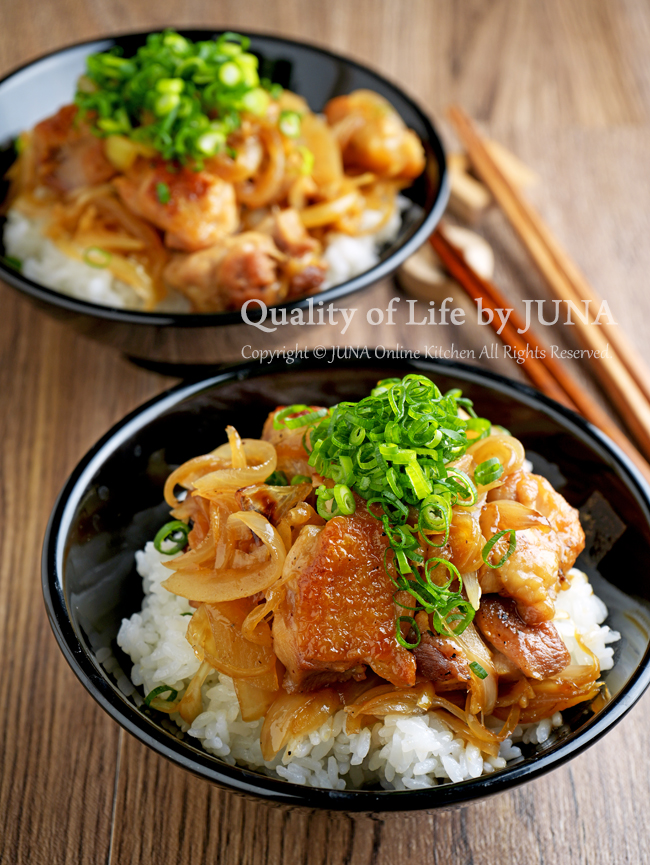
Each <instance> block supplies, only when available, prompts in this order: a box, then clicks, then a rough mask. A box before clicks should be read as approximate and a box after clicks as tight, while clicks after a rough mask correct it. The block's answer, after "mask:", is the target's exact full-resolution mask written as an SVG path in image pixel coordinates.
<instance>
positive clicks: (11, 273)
mask: <svg viewBox="0 0 650 865" xmlns="http://www.w3.org/2000/svg"><path fill="white" fill-rule="evenodd" d="M190 31H193V32H204V33H205V34H206V36H207V35H208V34H210V35H214V34H215V33H220V32H225V31H221V30H219V28H216V27H215V28H201V27H199V28H191V27H182V28H178V32H179V33H181V34H182V33H188V32H190ZM154 32H158V31H153V30H135V31H132V32H125V33H112V34H110V35H109V36H106V37H101V36H97V37H95V38H94V39H84V40H83V41H81V42H75V43H73V44H72V45H68V46H66V47H65V48H59V49H57V50H56V51H52V52H50V53H48V54H43V55H42V56H40V57H37V58H35V59H34V60H31V61H30V62H29V63H25V64H23V65H22V66H19V67H18V68H17V69H14V70H12V71H11V72H9V73H8V74H7V75H5V76H4V78H2V79H0V87H2V85H3V84H4V83H5V81H8V80H9V79H10V78H12V77H13V76H14V75H17V74H18V73H20V72H22V71H23V70H25V69H28V68H29V67H30V66H33V65H34V64H35V63H39V62H41V61H42V60H46V59H48V58H50V57H56V56H57V55H59V54H65V53H66V52H68V51H71V50H73V49H75V48H81V47H82V46H84V45H92V44H93V43H94V42H102V41H107V40H111V39H114V40H117V39H126V38H129V37H136V38H137V37H146V36H147V35H149V34H150V33H154ZM241 32H242V35H244V36H248V37H250V38H251V39H266V40H269V41H271V42H275V43H277V44H278V45H282V44H286V45H293V46H297V47H300V48H306V49H308V50H310V51H313V52H315V53H316V54H320V55H322V56H325V57H329V58H331V59H333V60H338V61H339V62H342V63H346V64H348V65H349V66H351V67H353V68H355V69H359V70H362V71H363V72H366V73H368V74H370V75H372V76H373V77H375V78H376V79H378V80H379V81H380V82H381V83H382V84H384V85H385V86H387V87H389V88H391V89H392V90H395V91H397V92H398V93H399V95H400V97H401V98H402V99H403V100H404V101H405V102H406V103H408V105H409V106H410V107H411V108H412V109H413V111H414V112H415V113H416V114H417V115H418V116H419V118H420V120H421V121H422V123H423V125H424V127H425V129H426V131H427V142H426V143H428V145H429V146H430V147H431V149H432V151H433V155H434V157H435V160H436V162H437V165H438V191H437V193H436V195H435V198H434V199H433V201H432V202H431V205H430V209H429V212H428V213H427V214H426V216H425V218H424V220H423V222H422V225H420V227H419V228H418V229H417V230H416V231H415V232H414V233H413V235H412V236H411V237H409V238H408V239H407V240H406V241H405V242H404V243H402V244H401V246H399V247H398V248H397V249H396V250H395V251H394V252H393V253H392V254H391V255H390V256H388V258H386V259H385V260H384V261H380V262H379V263H378V264H376V265H375V266H374V267H371V268H370V270H365V271H364V272H363V273H361V274H359V275H358V276H355V277H353V278H352V279H348V280H346V281H345V282H342V283H340V284H339V285H334V286H332V287H331V288H327V289H325V291H321V292H319V293H318V294H317V295H313V296H311V297H303V298H301V299H300V300H295V301H291V302H288V303H281V304H277V306H275V307H274V308H276V309H286V310H292V309H304V308H305V307H307V305H308V303H309V301H310V300H312V301H314V300H318V301H323V302H325V303H328V302H330V301H333V300H337V299H338V298H340V297H344V296H347V295H349V294H353V293H354V292H356V291H360V290H361V289H363V288H367V287H368V286H369V285H372V284H373V283H375V282H378V281H379V280H380V279H383V278H384V277H386V276H389V275H390V274H391V273H392V272H393V271H394V270H396V269H397V268H398V267H399V265H400V264H402V262H404V261H405V260H406V259H407V258H408V257H409V256H410V255H412V254H413V253H414V252H415V251H416V250H417V249H419V248H420V246H422V244H423V243H424V242H425V240H426V239H427V237H428V236H429V235H430V234H431V232H432V231H433V229H434V228H435V226H436V225H437V223H438V222H439V220H440V217H441V216H442V214H443V213H444V210H445V207H446V206H447V200H448V198H449V177H448V174H447V167H446V161H445V153H444V149H443V146H442V143H441V141H440V138H439V136H438V134H437V132H436V130H435V129H434V127H433V124H432V123H431V121H430V120H429V117H428V116H427V114H426V113H425V112H424V111H423V110H422V109H421V108H420V106H419V105H418V104H417V102H415V100H414V99H412V98H411V97H410V96H408V95H407V94H406V93H405V92H404V91H403V90H402V88H401V87H399V85H397V84H395V83H393V82H392V81H390V80H389V79H388V78H386V77H385V76H384V75H381V74H380V73H379V72H377V71H375V70H374V69H371V68H370V67H369V66H366V65H364V64H362V63H357V61H355V60H350V59H349V58H347V57H344V56H343V55H341V54H337V53H335V52H334V51H329V50H328V49H327V48H322V47H321V46H319V45H314V44H312V43H310V42H299V41H298V40H296V39H285V38H284V37H282V36H276V35H273V34H269V33H253V32H251V31H248V30H247V31H241ZM1 143H3V142H0V144H1ZM0 278H2V279H3V280H4V281H5V282H6V283H8V284H9V285H11V286H12V287H13V288H16V289H18V290H19V291H22V292H24V293H25V294H27V295H29V296H30V297H33V298H35V299H36V300H39V301H42V302H45V303H50V304H52V305H53V306H56V307H60V308H62V309H65V310H67V311H69V312H75V313H83V314H85V315H94V316H96V317H97V318H100V319H107V320H109V321H118V322H122V323H128V324H141V325H148V326H152V325H153V326H156V327H214V326H221V325H229V324H241V323H242V318H241V315H240V313H239V312H217V313H166V312H142V311H139V310H126V309H118V308H116V307H111V306H102V305H101V304H98V303H91V302H90V301H86V300H81V299H78V298H74V297H69V296H68V295H65V294H62V293H61V292H58V291H56V290H55V289H52V288H47V287H46V286H44V285H41V284H40V283H38V282H35V281H34V280H32V279H29V278H28V277H25V276H22V275H21V274H20V272H19V271H16V270H14V269H13V268H11V267H9V266H8V265H6V264H5V263H4V262H3V261H2V259H0ZM259 316H260V311H259V310H253V309H251V310H250V312H249V313H248V317H249V318H250V319H252V320H256V319H257V318H258V317H259Z"/></svg>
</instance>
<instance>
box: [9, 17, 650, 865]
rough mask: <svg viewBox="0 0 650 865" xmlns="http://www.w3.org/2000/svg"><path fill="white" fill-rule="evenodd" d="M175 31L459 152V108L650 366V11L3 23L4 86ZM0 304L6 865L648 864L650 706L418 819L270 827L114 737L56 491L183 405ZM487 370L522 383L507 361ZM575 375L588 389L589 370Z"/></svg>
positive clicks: (508, 280) (156, 385) (510, 287)
mask: <svg viewBox="0 0 650 865" xmlns="http://www.w3.org/2000/svg"><path fill="white" fill-rule="evenodd" d="M169 24H176V25H177V26H180V25H183V24H187V25H190V24H195V25H212V26H215V27H227V28H229V29H233V30H237V29H238V28H241V29H245V28H249V29H252V30H257V31H266V30H268V31H270V32H276V33H282V34H286V35H289V36H292V37H294V38H304V39H306V40H309V41H313V42H316V43H320V44H322V45H325V46H327V47H330V48H332V49H334V50H336V51H339V52H343V53H345V54H348V55H350V56H352V57H354V58H355V59H357V60H360V61H361V62H367V63H369V64H371V65H373V66H375V67H377V68H379V69H380V70H382V71H383V72H384V73H385V74H386V75H388V76H390V77H392V78H393V79H394V80H396V81H397V82H399V83H400V84H401V85H402V86H403V87H405V88H406V90H407V91H408V92H410V93H411V94H412V95H414V96H415V97H416V98H417V99H418V100H419V101H420V103H421V104H422V105H423V106H424V107H425V108H426V109H427V110H429V111H430V112H431V114H432V115H433V117H434V118H435V119H436V120H437V121H438V122H439V123H440V124H441V126H442V128H443V131H444V132H445V133H446V134H447V133H448V132H449V129H448V127H446V126H445V124H444V119H443V112H444V108H445V106H446V104H448V103H449V102H451V101H458V102H460V103H461V104H462V105H463V106H464V107H465V109H466V110H467V111H468V112H469V113H470V114H471V115H473V116H474V117H475V118H477V119H478V120H479V121H481V123H482V125H483V128H484V129H485V130H486V131H488V132H489V133H490V134H491V135H492V136H493V137H495V138H497V139H498V140H500V141H501V142H503V143H504V144H506V145H507V146H509V147H511V148H512V149H513V150H514V151H515V152H516V153H517V154H518V155H519V156H520V157H522V158H523V159H524V160H525V161H526V162H527V163H528V164H530V165H531V166H532V167H533V168H534V169H535V170H536V171H537V172H538V173H539V174H540V176H541V178H542V183H541V184H540V185H539V187H538V188H537V189H535V190H534V191H533V192H532V193H531V194H532V197H533V199H534V201H535V202H536V204H537V205H538V206H539V208H540V210H541V212H542V213H543V215H544V217H545V218H546V219H547V220H548V222H549V223H550V225H551V226H552V228H553V229H554V230H555V231H556V232H557V234H558V236H559V237H560V238H561V239H562V241H563V243H564V245H565V246H566V247H567V248H568V249H569V250H571V252H572V253H573V255H574V256H575V258H576V259H577V261H578V262H579V264H580V265H581V267H582V268H583V269H584V270H585V271H586V273H587V275H588V276H589V278H590V280H591V281H592V283H593V285H594V286H595V287H596V289H597V290H598V291H599V292H600V293H601V294H602V295H603V296H605V297H606V298H607V299H608V301H609V302H610V305H611V308H612V310H613V312H614V315H615V317H616V319H617V320H618V321H619V323H620V325H621V327H622V329H623V330H624V331H625V333H626V334H627V335H628V336H629V338H630V339H631V340H632V341H633V342H634V343H636V345H637V348H639V349H640V350H641V352H642V353H644V354H645V355H646V357H647V356H648V345H650V323H649V322H650V296H649V295H648V293H647V274H648V272H650V242H649V241H648V238H649V237H650V173H649V172H648V155H649V153H650V61H649V60H648V44H649V39H650V7H649V6H648V4H647V3H645V2H643V0H628V2H623V0H621V2H619V0H571V2H566V0H554V2H546V0H517V2H507V0H494V2H486V0H483V2H481V0H474V2H470V0H460V2H454V0H440V2H439V0H402V2H400V0H355V2H353V3H352V2H350V0H329V2H327V3H320V2H306V0H247V2H246V3H243V2H235V0H196V2H186V3H184V4H178V3H177V2H171V0H157V2H156V3H151V2H145V0H130V2H111V0H85V2H84V0H57V2H54V0H40V2H37V0H4V2H3V5H2V27H1V28H0V75H3V74H5V73H6V72H7V71H9V70H11V69H12V68H14V67H15V66H18V65H20V64H23V63H25V62H26V61H28V60H30V59H31V58H34V57H37V56H38V55H40V54H42V53H44V52H47V51H51V50H53V49H56V48H59V47H62V46H65V45H67V44H69V43H71V42H74V41H76V40H80V39H87V38H91V37H97V36H100V35H102V34H106V33H110V32H119V31H124V30H129V29H132V30H133V29H139V28H152V29H156V28H162V27H163V26H165V25H169ZM481 231H483V233H484V234H485V236H486V237H487V238H488V239H489V240H490V242H491V243H492V244H493V246H494V249H495V252H496V254H497V258H498V265H497V281H498V283H499V284H500V285H501V286H502V287H503V289H504V291H505V292H506V293H507V294H508V296H509V297H511V298H513V299H516V298H518V297H519V298H521V297H535V298H544V297H546V296H547V295H546V293H545V289H544V287H543V285H542V284H541V282H540V281H539V279H538V278H537V276H536V275H535V274H534V273H533V272H532V271H531V268H530V266H529V264H528V261H527V259H526V256H525V254H524V252H523V251H522V250H521V248H520V246H519V244H518V242H517V241H516V239H515V237H514V235H513V233H512V232H511V230H510V229H509V227H508V226H507V224H506V223H505V221H504V218H503V217H502V216H501V215H500V214H499V213H498V212H496V211H495V212H492V213H490V215H489V216H488V217H487V219H486V220H485V222H484V223H483V224H482V225H481ZM396 292H397V290H396V288H395V286H394V284H393V283H391V282H385V283H384V284H381V285H378V286H376V287H374V288H373V289H371V290H369V291H368V292H366V293H365V294H363V295H361V296H357V298H355V304H354V305H355V306H357V307H358V308H359V309H360V310H363V309H368V308H371V307H376V306H380V307H381V306H384V307H385V304H386V303H387V300H388V299H389V298H390V297H391V296H393V295H395V294H396ZM0 304H1V306H0V309H1V310H2V313H1V315H0V399H1V401H2V402H1V407H0V442H1V449H0V460H1V461H2V475H1V479H2V485H1V494H0V526H2V542H1V544H0V561H1V572H0V615H1V617H2V626H1V628H0V653H1V654H0V657H2V659H3V667H4V675H2V676H1V677H0V706H2V721H1V722H0V743H1V745H0V755H1V756H0V761H1V762H0V861H1V862H3V863H7V865H18V863H30V865H59V863H76V865H82V863H83V865H86V863H88V865H90V863H92V865H96V863H106V862H108V863H111V865H117V863H120V865H123V863H136V862H137V863H155V865H168V863H189V862H192V863H204V862H206V863H207V862H223V863H267V862H268V863H280V862H282V863H285V865H294V863H298V862H301V863H310V865H311V863H313V865H316V863H332V865H335V863H343V862H353V863H355V865H364V863H382V865H384V863H385V865H394V863H396V862H404V861H406V860H407V858H408V859H409V860H413V861H434V862H436V863H468V865H469V863H487V862H495V863H498V862H513V863H517V865H528V863H536V862H544V863H547V865H550V863H565V862H567V861H571V862H572V863H574V865H578V863H590V865H595V863H625V862H629V863H642V862H649V861H650V840H649V832H648V818H647V806H648V793H649V791H650V759H649V758H648V754H649V753H650V725H649V724H648V722H647V717H648V714H650V694H648V695H646V697H645V698H644V699H643V700H642V701H641V702H640V704H639V705H638V706H637V707H636V708H635V709H634V710H633V712H632V713H631V714H630V715H629V716H628V717H627V718H625V719H624V720H623V721H622V722H621V723H620V724H619V725H618V727H616V728H615V729H614V730H613V731H612V732H611V733H610V734H609V735H608V736H607V737H606V738H605V740H603V741H601V742H599V743H598V744H597V745H595V746H594V747H592V748H591V749H590V750H589V751H587V752H586V753H585V754H583V755H582V756H580V757H578V758H577V759H575V760H573V761H572V762H571V763H570V764H568V765H566V766H564V767H562V768H560V769H558V770H557V771H555V772H553V773H552V774H550V775H547V776H546V777H543V778H541V779H539V780H537V781H535V782H533V783H531V784H528V785H527V786H524V787H521V788H519V789H517V790H514V791H513V792H511V793H508V794H504V795H502V796H500V797H498V798H495V799H492V800H489V801H487V802H484V803H481V804H477V805H473V806H471V807H468V808H465V809H462V810H459V811H456V812H453V813H443V814H436V815H433V816H426V815H419V816H418V817H417V818H399V819H396V818H390V819H383V818H376V819H372V820H371V819H366V818H362V819H355V820H352V819H348V818H346V817H343V816H331V815H328V814H324V813H320V814H312V815H308V814H303V813H291V814H286V813H283V812H282V811H279V810H271V809H269V808H267V807H266V806H265V805H263V804H261V803H253V802H248V801H244V800H243V799H240V798H238V797H236V796H234V795H230V794H228V793H224V792H221V791H219V790H217V789H214V788H212V787H210V786H209V785H208V784H206V783H203V782H201V781H198V780H196V779H194V778H192V777H190V776H189V775H187V774H185V773H184V772H182V771H181V770H180V769H177V768H174V767H173V766H172V765H170V764H168V763H167V762H165V761H164V760H163V759H162V758H159V757H157V756H156V755H155V754H154V753H153V752H151V751H149V750H148V749H147V748H145V747H144V746H143V745H141V744H139V743H138V742H137V741H136V740H135V739H133V738H131V737H130V736H129V735H127V734H126V733H124V732H122V731H121V730H120V728H119V727H118V726H117V725H116V724H115V723H114V722H113V721H112V720H111V719H110V718H109V717H108V716H107V715H106V714H105V713H104V712H103V711H102V710H101V709H100V708H99V707H98V706H97V705H96V704H95V703H94V702H93V700H92V699H91V698H90V697H89V696H88V694H87V693H86V692H85V691H84V689H83V687H82V686H81V685H80V684H79V682H78V681H77V679H76V678H75V676H74V675H73V674H72V672H71V671H70V669H69V668H68V666H67V664H66V663H65V661H64V659H63V657H62V655H61V654H60V652H59V650H58V648H57V646H56V644H55V641H54V638H53V636H52V634H51V632H50V628H49V625H48V623H47V619H46V615H45V611H44V608H43V602H42V598H41V589H40V547H41V541H42V537H43V533H44V529H45V525H46V521H47V517H48V514H49V512H50V509H51V507H52V505H53V503H54V499H55V496H56V494H57V491H58V490H59V489H60V487H61V485H62V484H63V482H64V480H65V478H66V477H67V475H68V474H69V472H70V471H71V470H72V469H73V467H74V466H75V464H76V462H77V461H78V460H79V458H80V457H81V456H82V455H83V454H84V452H85V451H86V450H87V449H88V448H89V447H90V446H91V445H92V444H93V443H94V442H95V441H96V439H97V438H98V437H99V436H100V435H102V434H103V433H104V432H105V431H106V429H107V428H108V427H109V426H110V425H111V424H113V423H114V422H116V421H117V420H119V419H120V418H121V417H122V416H123V415H124V414H126V413H127V412H129V411H131V410H132V409H133V408H135V407H136V406H137V405H138V404H140V403H141V402H143V401H144V400H146V399H148V398H150V397H152V396H153V395H155V394H156V393H158V392H160V391H162V390H163V389H165V388H166V387H168V386H169V385H170V384H172V383H173V382H172V380H170V379H164V378H162V377H160V376H158V375H155V374H152V373H148V372H145V371H143V370H141V369H138V368H136V367H135V366H132V365H131V364H129V363H128V362H127V361H126V360H124V359H123V358H121V357H120V356H119V355H118V354H116V353H115V352H113V351H111V350H110V349H108V348H105V347H102V346H99V345H97V344H94V343H91V342H89V341H87V340H86V339H84V338H82V337H80V336H76V335H74V334H73V333H72V332H71V331H70V330H68V329H67V328H66V327H65V326H64V325H63V324H61V323H58V322H55V321H54V320H51V319H50V318H48V317H46V316H45V315H43V314H41V313H39V312H36V311H35V310H34V309H32V307H31V306H30V304H29V303H28V302H27V301H26V300H24V299H22V298H21V297H19V296H18V294H17V293H16V292H14V291H13V290H11V289H9V288H8V287H7V286H0ZM403 305H404V304H402V306H403ZM360 316H361V313H360ZM393 330H394V331H395V333H393V332H392V331H393ZM434 330H435V332H434ZM452 330H453V332H452ZM564 330H565V331H566V329H564ZM553 335H554V337H555V336H558V335H557V333H554V334H553ZM344 341H346V342H347V343H349V344H355V343H356V344H359V343H363V342H367V343H368V344H381V343H383V344H385V345H391V344H396V343H397V342H399V343H400V344H402V345H407V346H410V347H411V348H415V347H417V346H418V345H424V344H427V343H429V344H432V343H435V344H438V345H441V346H445V345H446V346H449V345H451V343H452V342H453V343H454V344H455V345H456V346H463V345H474V344H479V345H482V344H483V343H486V342H487V343H489V342H490V338H489V337H487V336H486V335H485V334H483V333H482V332H478V331H477V329H476V328H472V327H471V326H465V327H463V328H455V329H452V328H442V327H437V328H435V329H434V328H419V329H418V328H412V327H411V328H409V327H406V326H405V322H404V320H403V319H400V320H399V322H398V327H397V328H393V329H392V330H391V329H388V328H386V329H385V330H382V329H377V328H369V327H367V326H366V327H361V328H359V329H357V330H356V331H355V332H354V333H349V334H348V335H346V339H345V340H341V342H344ZM488 365H489V366H490V367H491V368H492V369H498V370H500V371H502V372H506V373H509V374H513V375H518V374H519V371H518V370H517V369H516V368H515V367H514V366H511V365H509V362H506V361H498V362H497V361H490V362H488ZM574 368H575V372H576V373H577V374H578V375H580V376H581V377H582V378H583V380H584V382H585V386H586V387H589V388H592V387H593V385H592V382H591V380H590V378H589V373H588V369H587V367H585V366H581V365H579V363H578V362H576V363H575V364H574ZM644 578H645V577H644Z"/></svg>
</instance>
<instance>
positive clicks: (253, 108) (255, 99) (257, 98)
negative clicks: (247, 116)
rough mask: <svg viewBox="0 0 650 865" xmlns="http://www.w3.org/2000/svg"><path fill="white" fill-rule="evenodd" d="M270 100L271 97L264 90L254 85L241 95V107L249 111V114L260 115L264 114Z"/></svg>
mask: <svg viewBox="0 0 650 865" xmlns="http://www.w3.org/2000/svg"><path fill="white" fill-rule="evenodd" d="M270 101H271V97H270V96H269V94H268V93H267V91H266V90H263V89H262V88H261V87H254V88H253V90H249V91H248V93H245V94H244V96H242V99H241V107H242V109H243V110H244V111H250V113H251V114H255V115H256V116H258V117H262V116H263V115H264V114H266V111H267V109H268V107H269V103H270Z"/></svg>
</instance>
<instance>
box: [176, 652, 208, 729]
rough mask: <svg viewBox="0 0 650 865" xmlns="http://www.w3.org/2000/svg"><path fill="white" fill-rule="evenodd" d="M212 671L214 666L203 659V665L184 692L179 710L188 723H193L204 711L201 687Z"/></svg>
mask: <svg viewBox="0 0 650 865" xmlns="http://www.w3.org/2000/svg"><path fill="white" fill-rule="evenodd" d="M211 672H212V667H211V666H210V664H208V662H207V661H202V663H201V666H200V667H199V669H198V670H197V671H196V673H195V674H194V676H193V677H192V681H191V682H190V684H189V685H188V686H187V691H185V693H184V694H183V699H182V700H181V702H180V704H179V706H178V711H179V712H180V715H181V718H182V719H183V720H184V721H186V722H187V723H188V724H193V723H194V721H195V719H196V718H198V716H199V715H200V714H201V712H202V711H203V695H202V693H201V688H202V687H203V683H204V682H205V680H206V679H207V678H208V676H209V675H210V673H211Z"/></svg>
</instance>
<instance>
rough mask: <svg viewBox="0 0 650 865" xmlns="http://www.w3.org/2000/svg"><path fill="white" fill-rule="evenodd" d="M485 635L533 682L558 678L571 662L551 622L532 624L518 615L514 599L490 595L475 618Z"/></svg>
mask: <svg viewBox="0 0 650 865" xmlns="http://www.w3.org/2000/svg"><path fill="white" fill-rule="evenodd" d="M474 621H475V623H476V625H477V626H478V628H479V630H480V631H481V632H482V633H483V635H484V636H485V637H486V638H487V639H488V640H489V641H490V642H491V643H492V645H493V646H494V647H495V649H497V650H498V651H499V652H502V653H503V654H504V655H505V656H506V658H508V659H509V660H511V661H513V662H514V663H515V664H516V665H517V666H518V667H519V669H520V670H521V671H522V672H523V673H524V674H525V675H526V676H528V677H529V678H531V679H548V678H549V677H550V676H556V675H557V674H558V673H560V672H561V671H562V670H564V668H565V667H567V666H568V665H569V663H570V662H571V655H570V654H569V650H568V649H567V647H566V646H565V644H564V642H563V641H562V638H561V637H560V635H559V634H558V631H557V628H556V627H555V625H554V624H553V623H552V622H541V623H539V624H536V625H530V624H527V623H526V622H524V620H523V619H522V618H521V617H520V615H519V614H518V612H517V606H516V604H515V602H514V601H513V600H508V599H506V598H500V597H498V596H497V595H487V596H485V597H483V598H482V599H481V606H480V607H479V609H478V610H477V612H476V616H475V618H474Z"/></svg>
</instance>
